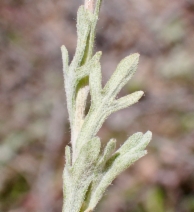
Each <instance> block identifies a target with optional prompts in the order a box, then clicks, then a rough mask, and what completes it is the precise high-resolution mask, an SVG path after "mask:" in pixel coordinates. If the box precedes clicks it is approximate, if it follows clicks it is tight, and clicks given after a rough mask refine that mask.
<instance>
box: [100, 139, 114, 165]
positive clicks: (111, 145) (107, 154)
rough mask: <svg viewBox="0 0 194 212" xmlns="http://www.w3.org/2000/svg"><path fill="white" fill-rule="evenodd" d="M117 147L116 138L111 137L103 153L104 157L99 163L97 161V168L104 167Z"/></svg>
mask: <svg viewBox="0 0 194 212" xmlns="http://www.w3.org/2000/svg"><path fill="white" fill-rule="evenodd" d="M115 148H116V139H111V140H110V141H109V142H108V143H107V145H106V147H105V149H104V152H103V154H102V157H101V158H100V159H99V161H98V163H97V168H98V167H99V168H100V167H102V168H103V167H104V165H105V163H106V162H107V160H108V159H109V158H110V157H111V156H112V154H113V152H114V150H115Z"/></svg>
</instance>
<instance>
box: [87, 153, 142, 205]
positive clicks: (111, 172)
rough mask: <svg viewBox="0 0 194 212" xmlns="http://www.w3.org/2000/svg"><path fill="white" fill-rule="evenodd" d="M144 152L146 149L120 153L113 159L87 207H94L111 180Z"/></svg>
mask: <svg viewBox="0 0 194 212" xmlns="http://www.w3.org/2000/svg"><path fill="white" fill-rule="evenodd" d="M145 154H146V151H140V152H138V153H135V154H132V155H131V154H125V155H121V156H119V157H118V158H116V159H115V161H114V162H113V164H112V166H111V167H110V168H109V169H108V171H107V172H106V173H105V175H104V176H103V178H102V180H101V181H100V183H99V184H98V187H97V188H96V190H95V191H93V192H92V196H91V199H90V203H89V206H88V208H90V209H94V208H95V207H96V205H97V203H98V202H99V200H100V199H101V198H102V196H103V194H104V192H105V190H106V189H107V187H108V186H109V185H110V184H111V183H112V181H113V180H114V179H115V178H116V177H117V176H118V175H119V174H120V173H121V172H123V171H124V170H125V169H127V168H128V167H129V166H130V165H131V164H133V163H134V162H135V161H137V160H138V159H139V158H141V157H143V156H144V155H145Z"/></svg>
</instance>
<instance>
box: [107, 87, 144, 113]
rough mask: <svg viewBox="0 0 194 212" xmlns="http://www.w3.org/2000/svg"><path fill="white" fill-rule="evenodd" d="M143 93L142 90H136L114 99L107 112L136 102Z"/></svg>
mask: <svg viewBox="0 0 194 212" xmlns="http://www.w3.org/2000/svg"><path fill="white" fill-rule="evenodd" d="M143 94H144V92H143V91H137V92H134V93H132V94H129V95H127V96H124V97H122V98H120V99H117V100H114V101H113V102H112V104H111V106H110V110H109V113H110V114H111V113H114V112H116V111H119V110H121V109H124V108H127V107H129V106H131V105H133V104H135V103H137V102H138V101H139V99H140V98H141V97H142V96H143Z"/></svg>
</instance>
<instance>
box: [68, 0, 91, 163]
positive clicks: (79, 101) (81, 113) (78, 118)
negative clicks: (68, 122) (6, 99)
mask: <svg viewBox="0 0 194 212" xmlns="http://www.w3.org/2000/svg"><path fill="white" fill-rule="evenodd" d="M85 8H86V9H87V10H89V11H91V12H92V13H93V12H94V0H85ZM88 94H89V85H88V82H87V81H86V82H85V83H84V85H83V86H81V87H80V88H79V90H78V92H77V97H76V111H75V119H74V124H73V129H72V135H71V142H72V148H73V162H74V161H75V159H76V157H77V152H76V140H77V137H78V135H79V132H80V130H81V128H82V125H83V121H84V118H85V107H86V101H87V97H88Z"/></svg>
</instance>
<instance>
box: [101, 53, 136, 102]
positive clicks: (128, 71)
mask: <svg viewBox="0 0 194 212" xmlns="http://www.w3.org/2000/svg"><path fill="white" fill-rule="evenodd" d="M138 61H139V54H137V53H136V54H132V55H130V56H128V57H126V58H124V59H123V60H122V61H121V62H120V63H119V65H118V66H117V69H116V71H115V72H114V73H113V75H112V77H111V78H110V80H109V81H108V82H107V84H106V85H105V87H104V89H103V93H104V95H105V96H108V98H109V99H114V98H115V97H116V96H117V94H118V93H119V92H120V90H121V89H122V88H123V86H124V85H125V84H126V83H127V82H128V81H129V80H130V79H131V77H132V76H133V74H134V73H135V71H136V69H137V65H138Z"/></svg>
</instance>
